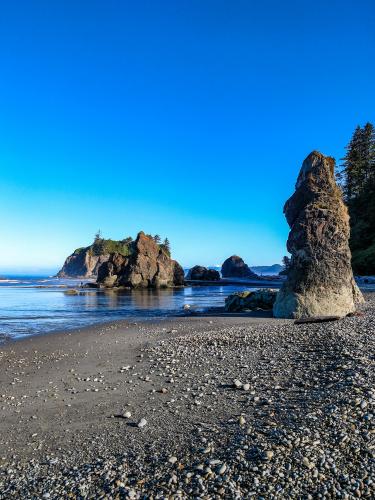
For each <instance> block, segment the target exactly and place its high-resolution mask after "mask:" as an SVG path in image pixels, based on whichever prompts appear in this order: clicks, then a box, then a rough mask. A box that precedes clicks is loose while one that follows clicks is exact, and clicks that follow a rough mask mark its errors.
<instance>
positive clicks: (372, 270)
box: [337, 123, 375, 274]
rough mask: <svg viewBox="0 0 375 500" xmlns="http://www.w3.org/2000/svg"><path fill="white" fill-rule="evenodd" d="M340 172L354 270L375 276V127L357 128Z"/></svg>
mask: <svg viewBox="0 0 375 500" xmlns="http://www.w3.org/2000/svg"><path fill="white" fill-rule="evenodd" d="M346 149H347V153H346V155H345V158H343V164H342V165H341V169H340V171H339V172H338V173H337V178H338V180H339V182H340V184H341V187H342V190H343V194H344V199H345V201H346V203H347V205H348V209H349V215H350V226H351V237H350V248H351V251H352V256H353V258H352V264H353V270H354V272H355V273H358V274H375V128H374V126H373V125H372V124H371V123H366V125H365V126H364V127H359V126H358V127H357V128H356V129H355V131H354V133H353V137H352V139H351V141H350V142H349V144H348V146H347V148H346Z"/></svg>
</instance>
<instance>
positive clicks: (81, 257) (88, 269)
mask: <svg viewBox="0 0 375 500" xmlns="http://www.w3.org/2000/svg"><path fill="white" fill-rule="evenodd" d="M108 259H109V254H105V255H93V254H92V251H91V247H86V248H78V249H77V250H76V251H75V252H73V253H72V255H69V257H68V258H67V259H66V260H65V262H64V265H63V267H62V268H61V269H60V271H59V272H58V273H57V277H58V278H84V279H88V278H96V276H97V274H98V270H99V267H100V266H101V265H102V264H103V263H104V262H106V261H107V260H108Z"/></svg>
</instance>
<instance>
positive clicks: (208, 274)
mask: <svg viewBox="0 0 375 500" xmlns="http://www.w3.org/2000/svg"><path fill="white" fill-rule="evenodd" d="M186 279H188V280H202V281H219V280H220V273H219V271H216V270H215V269H208V268H207V267H203V266H194V267H192V268H191V269H190V270H189V272H188V274H187V277H186Z"/></svg>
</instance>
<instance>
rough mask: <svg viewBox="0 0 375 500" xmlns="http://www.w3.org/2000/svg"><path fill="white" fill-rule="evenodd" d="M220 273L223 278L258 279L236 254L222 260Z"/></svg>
mask: <svg viewBox="0 0 375 500" xmlns="http://www.w3.org/2000/svg"><path fill="white" fill-rule="evenodd" d="M221 275H222V277H223V278H251V279H259V276H258V275H257V274H255V273H254V272H253V271H252V270H251V269H250V267H249V266H248V265H247V264H245V262H244V261H243V259H241V257H239V256H238V255H232V256H231V257H228V259H226V260H225V261H224V263H223V265H222V266H221Z"/></svg>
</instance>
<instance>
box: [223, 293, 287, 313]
mask: <svg viewBox="0 0 375 500" xmlns="http://www.w3.org/2000/svg"><path fill="white" fill-rule="evenodd" d="M277 292H278V290H274V289H272V288H259V289H258V290H255V291H250V290H246V291H245V292H236V293H233V294H232V295H229V296H228V297H227V298H226V299H225V310H226V311H227V312H240V311H253V310H257V309H262V310H270V309H272V308H273V305H274V303H275V300H276V295H277Z"/></svg>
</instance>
